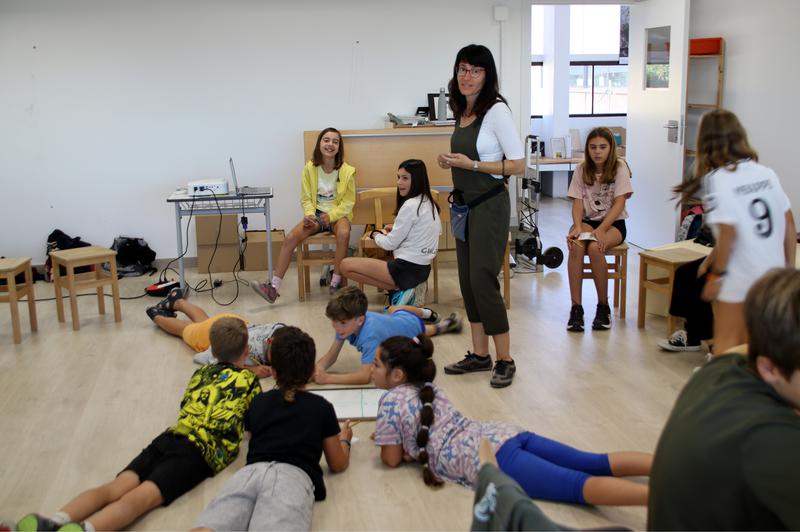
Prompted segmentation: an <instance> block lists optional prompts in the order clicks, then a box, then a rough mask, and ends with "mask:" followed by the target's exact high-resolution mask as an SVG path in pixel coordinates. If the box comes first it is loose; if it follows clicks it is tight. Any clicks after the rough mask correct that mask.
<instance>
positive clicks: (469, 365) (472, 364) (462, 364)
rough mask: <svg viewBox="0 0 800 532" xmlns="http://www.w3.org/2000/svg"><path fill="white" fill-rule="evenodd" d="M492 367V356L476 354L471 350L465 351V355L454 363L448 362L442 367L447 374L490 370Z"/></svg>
mask: <svg viewBox="0 0 800 532" xmlns="http://www.w3.org/2000/svg"><path fill="white" fill-rule="evenodd" d="M491 369H492V357H490V356H489V355H486V356H485V357H482V356H478V355H476V354H475V353H473V352H471V351H467V356H465V357H464V358H463V359H461V360H459V361H458V362H456V363H455V364H448V365H447V366H445V367H444V372H445V373H447V374H448V375H463V374H464V373H473V372H476V371H490V370H491Z"/></svg>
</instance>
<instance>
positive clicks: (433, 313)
mask: <svg viewBox="0 0 800 532" xmlns="http://www.w3.org/2000/svg"><path fill="white" fill-rule="evenodd" d="M422 310H430V311H431V315H430V317H428V318H422V321H424V322H425V323H439V321H440V319H441V318H439V313H438V312H436V311H435V310H433V309H432V308H428V307H424V308H423V309H422Z"/></svg>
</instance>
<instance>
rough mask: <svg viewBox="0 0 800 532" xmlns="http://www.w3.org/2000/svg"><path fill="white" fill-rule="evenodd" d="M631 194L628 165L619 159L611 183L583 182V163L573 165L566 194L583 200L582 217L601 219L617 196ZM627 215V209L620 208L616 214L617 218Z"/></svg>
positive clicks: (621, 218)
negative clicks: (570, 180)
mask: <svg viewBox="0 0 800 532" xmlns="http://www.w3.org/2000/svg"><path fill="white" fill-rule="evenodd" d="M632 194H633V186H632V185H631V173H630V172H629V171H628V166H627V165H626V164H625V163H624V162H622V161H619V162H618V163H617V174H616V176H615V177H614V182H613V183H599V182H597V180H595V182H594V184H593V185H587V184H586V183H584V182H583V163H580V164H578V166H576V167H575V172H574V173H573V174H572V183H570V184H569V190H568V191H567V196H569V197H570V198H574V199H579V200H583V219H584V220H595V221H598V222H599V221H602V220H603V218H605V216H606V212H608V210H609V209H610V208H611V205H613V204H614V199H615V198H618V197H619V196H625V198H626V199H627V198H630V197H631V195H632ZM627 217H628V211H626V210H625V209H622V212H621V213H620V214H619V216H617V220H624V219H625V218H627Z"/></svg>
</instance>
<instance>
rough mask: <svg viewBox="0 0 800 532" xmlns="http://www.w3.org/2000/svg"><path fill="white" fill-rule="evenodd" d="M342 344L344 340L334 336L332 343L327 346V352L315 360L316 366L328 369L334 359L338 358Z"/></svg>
mask: <svg viewBox="0 0 800 532" xmlns="http://www.w3.org/2000/svg"><path fill="white" fill-rule="evenodd" d="M343 345H344V340H340V339H338V338H335V339H334V340H333V343H332V344H331V346H330V347H329V348H328V352H327V353H325V355H323V357H322V358H320V359H319V360H317V367H319V368H322V369H328V368H329V367H331V366H332V365H333V363H334V362H336V359H338V358H339V353H340V352H341V351H342V346H343Z"/></svg>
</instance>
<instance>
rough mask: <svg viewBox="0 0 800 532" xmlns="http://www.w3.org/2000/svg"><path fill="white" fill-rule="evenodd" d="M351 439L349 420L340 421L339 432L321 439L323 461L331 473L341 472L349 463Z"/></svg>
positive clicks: (351, 432)
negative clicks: (340, 429)
mask: <svg viewBox="0 0 800 532" xmlns="http://www.w3.org/2000/svg"><path fill="white" fill-rule="evenodd" d="M352 440H353V430H352V429H351V428H350V421H349V420H348V421H345V422H344V423H342V431H341V432H340V433H339V434H336V435H335V436H329V437H327V438H325V439H324V440H322V451H323V452H324V453H325V461H326V462H327V463H328V467H330V468H331V471H332V472H333V473H341V472H342V471H344V470H345V469H347V466H348V465H349V464H350V448H351V446H352Z"/></svg>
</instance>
